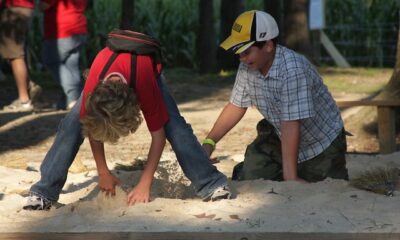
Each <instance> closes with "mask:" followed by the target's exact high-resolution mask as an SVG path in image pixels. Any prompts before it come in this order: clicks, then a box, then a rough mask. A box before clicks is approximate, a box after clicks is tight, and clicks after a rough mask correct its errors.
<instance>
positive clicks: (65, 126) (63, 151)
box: [30, 96, 83, 202]
mask: <svg viewBox="0 0 400 240" xmlns="http://www.w3.org/2000/svg"><path fill="white" fill-rule="evenodd" d="M81 98H82V96H81V97H80V98H79V99H78V103H77V104H75V106H74V107H73V108H72V109H71V111H70V112H68V113H67V115H66V116H65V117H64V118H63V119H62V120H61V122H60V124H59V126H58V131H57V134H56V138H55V140H54V142H53V145H52V146H51V148H50V150H49V151H48V152H47V154H46V156H45V158H44V160H43V162H42V165H41V166H40V174H41V178H40V180H39V182H37V183H35V184H34V185H32V187H31V189H30V191H31V193H33V194H35V195H38V196H41V197H44V198H46V199H48V200H50V201H52V202H56V201H57V200H58V198H59V195H60V193H61V190H62V188H63V186H64V184H65V181H66V180H67V174H68V169H69V167H70V166H71V164H72V162H73V161H74V159H75V156H76V154H77V152H78V150H79V147H80V145H81V144H82V142H83V137H82V134H81V125H80V122H79V112H80V106H81Z"/></svg>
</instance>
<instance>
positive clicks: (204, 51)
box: [197, 0, 217, 73]
mask: <svg viewBox="0 0 400 240" xmlns="http://www.w3.org/2000/svg"><path fill="white" fill-rule="evenodd" d="M213 12H214V7H213V0H200V1H199V22H200V27H199V34H198V36H199V38H198V45H197V46H198V47H197V52H198V53H199V57H200V66H199V68H200V69H199V70H200V73H211V72H215V71H216V55H217V54H216V48H217V46H216V41H215V30H214V24H213V22H214V21H213Z"/></svg>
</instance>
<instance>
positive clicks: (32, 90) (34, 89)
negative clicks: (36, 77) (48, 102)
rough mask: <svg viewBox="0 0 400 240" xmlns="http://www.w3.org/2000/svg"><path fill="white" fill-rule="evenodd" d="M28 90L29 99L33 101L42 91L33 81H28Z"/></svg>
mask: <svg viewBox="0 0 400 240" xmlns="http://www.w3.org/2000/svg"><path fill="white" fill-rule="evenodd" d="M28 92H29V97H30V98H31V101H32V102H33V103H35V102H36V101H37V100H38V99H39V96H40V94H41V93H42V87H41V86H39V85H37V84H36V83H34V82H33V81H29V88H28Z"/></svg>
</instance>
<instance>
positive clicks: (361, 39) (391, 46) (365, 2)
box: [28, 0, 399, 69]
mask: <svg viewBox="0 0 400 240" xmlns="http://www.w3.org/2000/svg"><path fill="white" fill-rule="evenodd" d="M92 1H93V4H92V6H91V8H90V9H88V10H87V12H86V16H87V19H88V30H89V38H88V43H87V44H86V49H85V54H83V55H84V57H83V58H82V60H83V66H82V68H87V67H88V66H89V65H90V62H91V61H92V59H93V58H94V56H95V55H96V53H97V52H98V51H99V50H100V49H101V48H102V47H104V43H105V39H106V34H107V33H108V32H109V31H110V30H112V29H114V28H118V27H119V24H120V17H121V0H113V1H110V0H92ZM220 3H221V1H214V28H215V33H216V39H215V44H216V45H218V44H219V43H220V42H221V41H222V40H223V39H219V38H218V37H219V28H220V26H219V24H220V23H219V18H220V11H221V10H220ZM198 8H199V0H136V1H135V9H134V30H137V31H141V32H145V33H148V34H151V35H153V36H155V37H156V38H158V39H159V40H160V41H161V43H162V48H163V54H164V58H165V65H166V66H168V67H188V68H194V69H196V68H197V67H198V62H199V60H198V53H197V52H196V51H197V50H196V40H197V33H198V30H199V21H198V17H199V16H198ZM244 8H245V10H250V9H259V10H262V9H263V8H264V1H260V0H246V1H244ZM325 9H326V25H327V28H326V29H325V32H326V33H327V34H328V36H329V37H330V38H331V40H333V41H334V43H335V44H336V46H337V47H338V49H339V50H340V51H341V53H342V54H343V55H344V56H345V57H346V58H347V59H348V60H349V61H350V63H351V64H352V65H354V66H357V65H359V66H380V67H381V66H387V67H392V66H393V62H394V58H395V48H396V40H397V31H398V12H399V3H398V1H397V0H326V8H325ZM42 25H43V23H42V16H41V13H40V12H39V11H37V12H36V14H35V18H34V19H33V24H32V31H30V33H29V48H28V50H29V57H30V60H31V61H30V62H31V65H32V67H33V69H38V68H40V62H41V53H40V52H41V42H42V36H43V34H42ZM205 51H206V50H205Z"/></svg>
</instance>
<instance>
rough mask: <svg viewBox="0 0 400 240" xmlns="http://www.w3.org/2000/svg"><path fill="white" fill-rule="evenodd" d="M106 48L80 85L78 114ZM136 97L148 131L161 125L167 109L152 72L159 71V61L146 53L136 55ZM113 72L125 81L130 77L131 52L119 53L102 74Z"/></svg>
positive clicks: (96, 79) (96, 77) (95, 79)
mask: <svg viewBox="0 0 400 240" xmlns="http://www.w3.org/2000/svg"><path fill="white" fill-rule="evenodd" d="M112 53H113V52H112V51H111V50H110V49H109V48H104V49H103V50H101V51H100V52H99V53H98V54H97V56H96V58H95V59H94V61H93V63H92V66H91V67H90V71H89V75H88V78H87V80H86V84H85V87H84V89H83V98H82V106H81V113H80V115H81V117H83V116H84V115H85V112H86V108H85V102H86V97H87V95H88V94H89V93H90V92H92V91H93V89H94V88H95V87H96V85H97V84H99V77H100V74H101V71H102V70H103V68H104V66H105V64H106V63H107V61H108V59H109V58H110V56H111V55H112ZM136 69H137V70H136V89H135V93H136V97H137V99H138V102H139V104H140V108H141V110H142V112H143V116H144V119H145V120H146V123H147V127H148V129H149V131H151V132H154V131H156V130H158V129H160V128H161V127H163V126H164V125H165V123H166V122H167V121H168V112H167V109H166V106H165V103H164V100H163V97H162V95H161V91H160V88H159V86H158V84H157V78H156V76H157V75H158V74H159V72H160V69H161V65H160V64H157V65H155V64H154V62H153V59H152V58H151V57H149V56H137V63H136ZM114 72H117V73H119V74H121V75H122V76H124V77H125V79H126V81H127V84H128V85H130V81H131V55H130V54H129V53H120V54H119V55H118V56H117V58H116V59H115V61H114V62H113V64H112V65H111V66H110V68H109V69H108V71H107V72H106V74H105V76H107V75H108V74H110V73H114Z"/></svg>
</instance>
